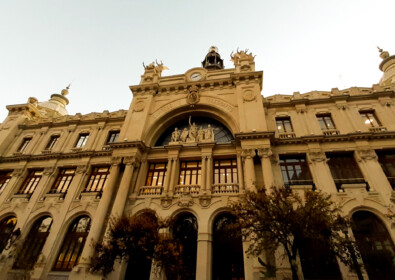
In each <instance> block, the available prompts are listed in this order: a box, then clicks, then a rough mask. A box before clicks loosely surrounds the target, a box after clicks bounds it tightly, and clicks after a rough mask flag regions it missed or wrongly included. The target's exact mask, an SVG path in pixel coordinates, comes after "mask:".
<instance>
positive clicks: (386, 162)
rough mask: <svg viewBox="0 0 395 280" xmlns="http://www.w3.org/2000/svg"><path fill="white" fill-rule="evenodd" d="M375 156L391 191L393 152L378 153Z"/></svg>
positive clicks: (394, 165) (394, 185)
mask: <svg viewBox="0 0 395 280" xmlns="http://www.w3.org/2000/svg"><path fill="white" fill-rule="evenodd" d="M377 156H378V158H379V163H380V165H381V168H383V171H384V173H385V175H386V176H387V179H388V181H389V182H390V184H391V187H392V189H394V190H395V151H380V152H377Z"/></svg>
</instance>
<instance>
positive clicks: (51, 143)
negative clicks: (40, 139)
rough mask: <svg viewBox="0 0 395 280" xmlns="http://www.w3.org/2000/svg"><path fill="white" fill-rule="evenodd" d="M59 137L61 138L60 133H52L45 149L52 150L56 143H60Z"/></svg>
mask: <svg viewBox="0 0 395 280" xmlns="http://www.w3.org/2000/svg"><path fill="white" fill-rule="evenodd" d="M59 138H60V135H58V134H55V135H51V137H50V138H49V141H48V143H47V145H46V146H45V150H48V151H50V150H52V149H53V148H54V147H55V145H56V143H58V141H59Z"/></svg>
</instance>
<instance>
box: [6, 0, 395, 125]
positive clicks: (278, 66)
mask: <svg viewBox="0 0 395 280" xmlns="http://www.w3.org/2000/svg"><path fill="white" fill-rule="evenodd" d="M394 10H395V1H394V0H382V1H380V0H375V1H366V0H355V1H354V0H352V1H351V0H342V1H337V0H336V1H334V0H330V1H329V0H326V1H321V0H314V1H313V0H310V1H307V0H298V1H295V0H293V1H292V0H277V1H275V0H273V1H267V0H257V1H248V0H244V1H232V0H226V1H225V0H224V1H222V0H221V1H215V0H211V1H206V0H200V1H187V0H184V1H181V0H180V1H175V0H173V1H149V0H145V1H143V0H141V1H133V0H111V1H110V0H107V1H104V0H67V1H65V0H1V2H0V38H1V43H0V97H1V98H0V122H2V121H3V120H4V118H5V117H6V115H7V113H8V111H7V110H6V108H5V106H6V105H9V104H21V103H26V102H27V99H28V98H29V97H30V96H33V97H36V98H38V99H39V101H46V100H48V99H49V98H50V95H51V94H53V93H60V91H61V90H62V89H63V88H64V87H65V86H67V84H68V83H69V82H72V86H71V89H70V94H69V95H68V98H69V100H70V104H69V105H68V106H67V110H68V111H69V113H70V114H76V113H82V114H87V113H90V112H102V111H103V110H109V111H115V110H118V109H128V108H129V105H130V102H131V100H132V94H131V92H130V90H129V88H128V87H129V85H135V84H138V83H139V82H140V76H141V74H142V73H143V72H144V69H143V66H142V62H145V63H146V64H148V63H150V62H152V61H154V60H155V59H158V61H160V60H162V61H163V63H164V64H165V65H166V66H167V67H168V68H170V70H167V71H164V72H163V75H164V76H170V75H176V74H182V73H185V72H186V71H187V70H188V69H190V68H193V67H200V66H201V61H202V60H203V58H204V57H205V55H206V53H207V51H208V49H209V47H210V46H212V45H215V46H217V47H218V49H219V53H220V54H221V56H222V58H223V59H224V62H225V67H226V68H233V65H232V63H231V62H230V61H229V59H230V57H229V55H230V53H231V52H232V51H234V50H236V49H237V48H238V47H239V48H240V49H246V48H248V49H249V50H250V51H251V52H252V53H253V54H254V55H256V58H255V62H256V64H255V66H256V67H255V68H256V70H257V71H258V70H259V71H260V70H263V71H264V80H263V90H262V94H263V95H264V96H270V95H273V94H278V93H280V94H292V93H293V92H295V91H299V92H301V93H304V92H309V91H312V90H325V91H330V90H331V89H332V88H335V87H337V88H339V89H344V88H348V87H351V86H360V87H371V86H372V84H375V83H378V81H379V80H380V77H381V76H382V72H381V71H380V70H379V69H378V65H379V64H380V62H381V59H380V57H379V53H378V51H377V48H376V46H377V45H378V46H380V47H381V48H383V49H384V50H387V51H389V52H390V54H395V36H394V32H395V21H394V14H393V11H394Z"/></svg>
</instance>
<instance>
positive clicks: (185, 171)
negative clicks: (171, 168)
mask: <svg viewBox="0 0 395 280" xmlns="http://www.w3.org/2000/svg"><path fill="white" fill-rule="evenodd" d="M201 177H202V163H201V161H183V162H181V166H180V177H179V180H178V184H179V185H200V181H201Z"/></svg>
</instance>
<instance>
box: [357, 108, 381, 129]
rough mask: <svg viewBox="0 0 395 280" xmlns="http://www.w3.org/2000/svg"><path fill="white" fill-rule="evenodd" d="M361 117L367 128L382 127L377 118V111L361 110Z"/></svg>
mask: <svg viewBox="0 0 395 280" xmlns="http://www.w3.org/2000/svg"><path fill="white" fill-rule="evenodd" d="M359 115H360V116H361V118H362V120H363V123H364V125H366V126H367V127H369V128H371V127H381V126H382V125H381V122H380V120H379V119H378V118H377V115H376V112H375V110H360V111H359Z"/></svg>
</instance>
